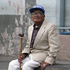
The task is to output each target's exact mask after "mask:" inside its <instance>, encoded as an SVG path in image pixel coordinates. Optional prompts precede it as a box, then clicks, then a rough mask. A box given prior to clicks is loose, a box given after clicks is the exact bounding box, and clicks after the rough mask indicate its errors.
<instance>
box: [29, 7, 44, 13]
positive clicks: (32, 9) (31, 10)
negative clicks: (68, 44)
mask: <svg viewBox="0 0 70 70" xmlns="http://www.w3.org/2000/svg"><path fill="white" fill-rule="evenodd" d="M34 10H41V11H43V12H44V10H42V9H41V8H31V9H30V10H29V11H30V13H32V12H33V11H34Z"/></svg>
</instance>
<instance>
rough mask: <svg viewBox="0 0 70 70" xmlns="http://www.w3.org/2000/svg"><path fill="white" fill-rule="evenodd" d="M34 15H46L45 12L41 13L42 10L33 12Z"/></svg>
mask: <svg viewBox="0 0 70 70" xmlns="http://www.w3.org/2000/svg"><path fill="white" fill-rule="evenodd" d="M32 15H38V16H40V15H44V14H43V13H41V12H33V13H32Z"/></svg>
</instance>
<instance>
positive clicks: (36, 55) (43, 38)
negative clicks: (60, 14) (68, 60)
mask: <svg viewBox="0 0 70 70" xmlns="http://www.w3.org/2000/svg"><path fill="white" fill-rule="evenodd" d="M29 11H30V13H31V15H32V20H33V22H34V23H33V25H31V26H30V27H29V28H28V40H27V44H26V47H25V48H24V50H23V51H22V55H21V56H20V55H19V56H18V59H16V60H13V61H11V62H10V63H9V68H8V70H17V69H18V68H19V62H21V61H22V66H21V67H22V70H34V68H37V67H39V66H41V69H42V70H44V68H45V67H46V66H47V65H52V64H54V63H55V60H56V56H57V54H58V51H59V46H60V42H59V32H58V30H57V28H56V26H55V25H54V24H52V23H48V22H47V21H46V20H45V10H44V8H43V7H42V6H41V5H35V6H34V7H33V8H31V9H30V10H29Z"/></svg>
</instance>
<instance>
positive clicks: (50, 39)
mask: <svg viewBox="0 0 70 70" xmlns="http://www.w3.org/2000/svg"><path fill="white" fill-rule="evenodd" d="M32 32H33V25H32V26H30V27H29V28H28V40H27V44H26V47H25V48H24V50H23V51H22V53H28V54H32V59H33V60H35V61H38V62H40V63H42V62H44V61H45V62H47V63H49V64H53V63H54V62H55V58H56V56H57V53H58V51H59V46H60V40H59V32H58V30H57V28H56V26H55V25H54V24H52V23H48V22H47V21H46V20H44V22H43V24H42V26H41V27H40V29H39V31H38V33H37V36H36V39H35V41H34V45H33V48H32V49H31V48H30V42H31V37H32Z"/></svg>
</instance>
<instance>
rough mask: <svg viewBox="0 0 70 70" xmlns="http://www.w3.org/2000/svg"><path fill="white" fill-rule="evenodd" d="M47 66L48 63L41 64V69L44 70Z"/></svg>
mask: <svg viewBox="0 0 70 70" xmlns="http://www.w3.org/2000/svg"><path fill="white" fill-rule="evenodd" d="M47 65H49V63H47V62H43V63H41V69H42V70H44V69H45V67H46V66H47Z"/></svg>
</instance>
